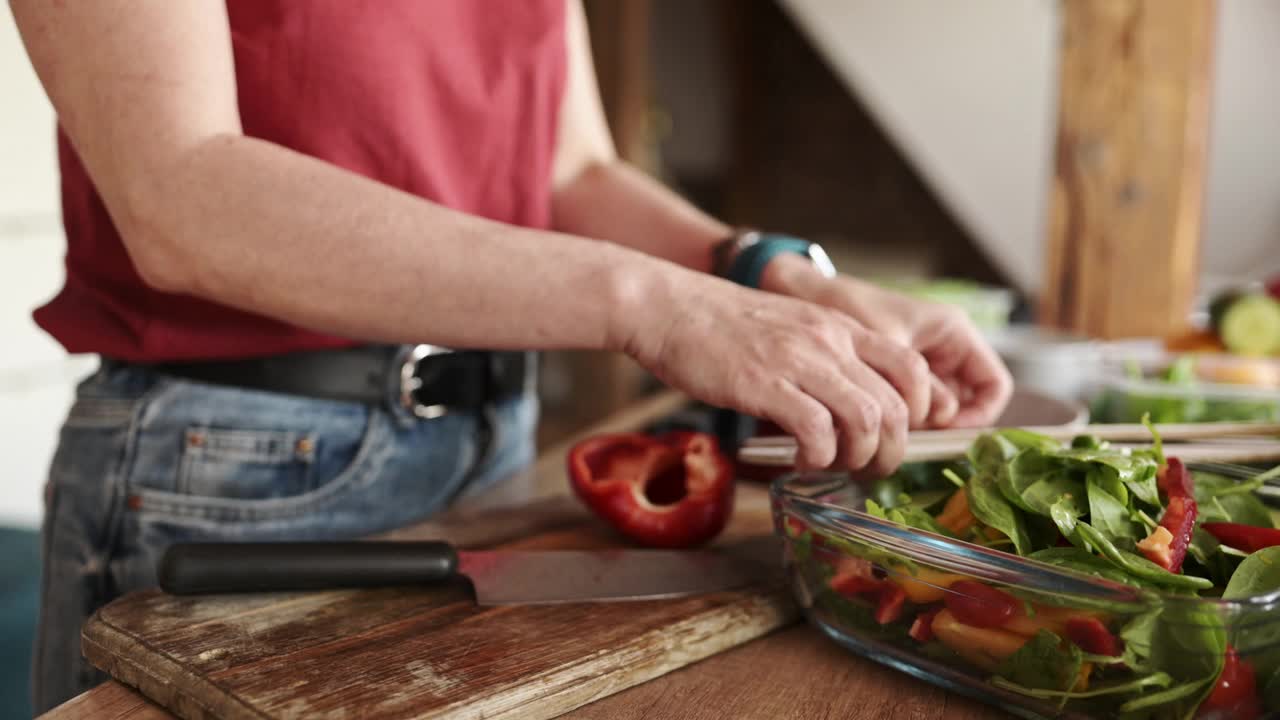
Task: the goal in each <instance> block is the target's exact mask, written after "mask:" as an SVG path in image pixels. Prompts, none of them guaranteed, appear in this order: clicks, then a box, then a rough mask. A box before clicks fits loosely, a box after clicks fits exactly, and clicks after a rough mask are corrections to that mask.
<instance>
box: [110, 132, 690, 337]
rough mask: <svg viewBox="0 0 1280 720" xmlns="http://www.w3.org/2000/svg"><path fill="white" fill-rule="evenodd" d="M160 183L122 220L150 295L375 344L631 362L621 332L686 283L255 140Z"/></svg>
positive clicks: (600, 247) (193, 157) (581, 242)
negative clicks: (621, 354) (668, 285)
mask: <svg viewBox="0 0 1280 720" xmlns="http://www.w3.org/2000/svg"><path fill="white" fill-rule="evenodd" d="M147 177H149V178H154V179H151V180H147V181H144V182H146V184H145V185H135V186H134V187H132V188H131V190H130V192H129V194H128V197H129V198H130V199H129V201H128V202H126V203H124V204H125V205H127V212H124V213H120V212H117V213H116V215H117V222H118V223H119V224H122V225H123V227H122V228H121V229H122V232H123V234H124V235H125V237H126V242H127V244H128V245H129V246H130V250H131V253H132V254H133V256H134V259H135V262H136V263H138V264H139V265H140V267H141V269H142V270H143V272H144V275H145V276H146V277H147V278H148V279H149V281H151V282H153V283H154V284H157V285H159V286H161V287H164V288H166V289H170V290H174V291H177V292H186V293H190V294H194V295H197V296H201V297H205V298H209V299H212V300H215V301H217V302H221V303H224V304H228V305H232V306H235V307H239V308H242V309H245V310H249V311H253V312H257V313H261V314H264V315H268V316H271V317H275V318H279V319H282V320H285V321H288V322H291V323H294V324H297V325H300V326H303V327H307V328H311V329H315V330H319V331H324V332H330V333H335V334H340V335H344V336H348V337H353V338H358V339H362V340H370V341H384V342H430V343H435V344H440V345H446V346H451V347H486V348H534V349H551V348H604V347H611V346H616V345H617V344H619V343H620V342H621V340H615V339H613V338H611V336H610V334H611V332H613V330H612V328H613V326H614V325H615V324H616V322H617V320H618V316H619V314H620V313H626V312H627V307H628V306H629V304H631V303H633V302H634V301H635V299H636V296H637V295H638V294H641V293H643V292H645V290H644V288H645V287H646V285H650V284H652V282H653V281H654V279H655V278H658V277H659V276H669V275H671V274H672V273H682V272H685V271H683V270H681V269H680V268H676V267H674V266H670V265H669V264H668V263H663V262H661V261H658V260H655V259H652V258H648V257H645V256H644V255H641V254H640V253H636V252H633V251H629V250H626V249H624V248H619V247H616V246H612V245H609V244H606V243H599V242H593V241H590V240H585V239H582V238H576V237H571V236H568V235H562V234H559V233H550V232H539V231H533V230H526V229H519V228H514V227H511V226H507V225H503V224H500V223H496V222H491V221H487V220H483V219H480V218H476V217H473V216H469V215H465V214H463V213H460V212H455V211H452V210H449V209H446V208H444V207H441V206H439V205H435V204H432V203H429V202H427V201H424V200H422V199H420V198H418V197H415V196H412V195H409V194H406V193H403V192H400V191H397V190H394V189H391V188H389V187H387V186H384V185H381V184H378V183H375V182H372V181H370V180H366V179H364V178H361V177H359V176H357V175H354V174H352V173H349V172H346V171H344V170H341V169H339V168H336V167H333V166H331V165H328V164H325V163H322V162H320V161H317V160H315V159H312V158H309V157H306V156H303V155H300V154H298V153H294V152H292V151H289V150H286V149H284V148H281V147H279V146H275V145H272V144H269V143H265V142H262V141H258V140H254V139H250V138H245V137H242V136H218V137H213V138H210V139H209V140H207V141H206V142H203V143H201V144H199V145H198V146H196V147H194V148H192V149H191V150H189V151H188V152H186V153H185V154H184V155H183V156H182V157H181V159H180V161H178V162H175V163H173V164H172V165H171V166H169V167H166V168H164V172H162V173H154V174H150V175H148V176H147ZM116 204H117V205H120V204H121V203H119V202H117V203H116ZM121 216H123V217H121Z"/></svg>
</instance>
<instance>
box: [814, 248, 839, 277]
mask: <svg viewBox="0 0 1280 720" xmlns="http://www.w3.org/2000/svg"><path fill="white" fill-rule="evenodd" d="M809 258H810V259H811V260H813V264H814V265H815V266H817V268H818V272H820V273H822V274H823V275H824V276H826V277H835V276H836V266H835V264H834V263H832V262H831V258H830V257H829V256H828V255H827V251H826V250H823V249H822V246H821V245H818V244H810V245H809Z"/></svg>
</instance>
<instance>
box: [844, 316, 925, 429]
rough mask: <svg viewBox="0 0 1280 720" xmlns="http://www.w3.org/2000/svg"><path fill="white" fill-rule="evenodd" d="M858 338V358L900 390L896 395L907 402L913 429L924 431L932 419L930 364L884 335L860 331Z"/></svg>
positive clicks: (908, 419)
mask: <svg viewBox="0 0 1280 720" xmlns="http://www.w3.org/2000/svg"><path fill="white" fill-rule="evenodd" d="M855 334H856V335H857V352H858V357H860V358H862V360H863V361H865V362H866V364H867V365H870V366H871V367H872V368H873V369H875V371H876V372H878V373H880V375H881V376H883V377H884V378H885V379H886V380H888V381H889V382H890V383H891V384H892V385H893V387H894V388H896V389H897V393H896V394H897V395H899V396H900V397H901V398H902V400H904V401H905V402H906V407H907V422H908V423H909V424H910V426H911V427H922V426H923V425H924V423H925V420H926V419H927V418H928V416H929V408H930V398H931V396H932V384H931V382H930V377H931V376H930V373H929V363H928V362H927V361H926V360H925V359H924V356H923V355H921V354H920V353H918V352H916V351H915V350H912V349H910V348H909V347H907V346H905V345H900V344H898V343H896V342H894V341H893V340H890V339H889V338H887V337H885V336H884V335H879V334H874V333H869V332H866V331H865V330H862V329H861V328H859V329H858V330H855Z"/></svg>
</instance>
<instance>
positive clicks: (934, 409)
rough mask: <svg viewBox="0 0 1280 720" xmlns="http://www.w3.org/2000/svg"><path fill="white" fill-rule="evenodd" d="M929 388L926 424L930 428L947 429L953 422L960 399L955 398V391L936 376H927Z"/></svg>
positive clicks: (958, 408)
mask: <svg viewBox="0 0 1280 720" xmlns="http://www.w3.org/2000/svg"><path fill="white" fill-rule="evenodd" d="M929 386H930V389H931V393H930V401H929V419H928V421H927V423H926V424H927V425H928V426H929V427H931V428H942V427H948V426H949V425H951V424H952V423H953V422H954V421H955V418H956V413H957V412H958V411H959V410H960V399H959V398H958V397H957V396H956V391H955V390H953V389H951V387H950V386H949V385H947V383H945V382H943V381H942V380H941V379H940V378H938V377H937V376H936V375H932V374H931V375H930V376H929Z"/></svg>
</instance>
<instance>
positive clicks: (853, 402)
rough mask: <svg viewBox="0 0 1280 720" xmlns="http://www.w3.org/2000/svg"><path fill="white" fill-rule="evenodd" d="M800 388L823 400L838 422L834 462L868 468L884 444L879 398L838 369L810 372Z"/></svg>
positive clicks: (847, 466) (857, 467)
mask: <svg viewBox="0 0 1280 720" xmlns="http://www.w3.org/2000/svg"><path fill="white" fill-rule="evenodd" d="M800 388H801V389H802V390H804V391H805V392H806V393H808V394H809V395H810V396H811V397H813V398H814V399H815V400H817V401H818V402H820V403H822V404H823V405H824V406H825V407H826V408H827V411H828V412H830V413H831V417H832V419H833V420H834V422H835V430H836V435H837V439H838V441H839V445H838V450H837V453H836V455H835V457H833V458H832V463H833V464H837V465H838V467H839V468H840V469H842V470H845V469H847V470H857V469H861V468H863V467H866V466H867V464H868V463H870V462H871V461H872V459H873V458H874V457H875V456H876V452H877V450H878V449H879V447H880V437H881V432H880V423H881V409H880V406H879V405H878V404H877V402H876V400H875V399H874V398H873V397H872V396H871V395H870V394H869V393H867V392H866V391H865V390H863V389H862V388H860V387H858V386H857V385H855V384H854V383H853V382H851V381H850V379H849V378H848V377H845V376H844V375H843V374H841V373H839V372H837V371H834V370H829V371H814V372H812V373H810V374H809V375H808V376H807V377H806V378H805V380H804V381H802V383H801V385H800Z"/></svg>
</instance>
